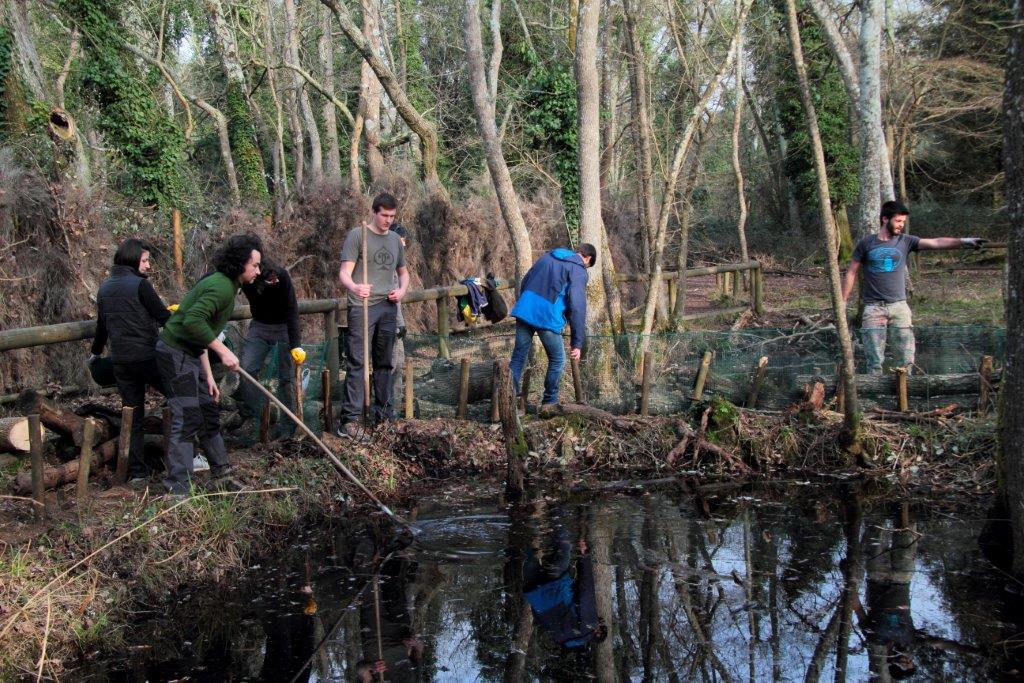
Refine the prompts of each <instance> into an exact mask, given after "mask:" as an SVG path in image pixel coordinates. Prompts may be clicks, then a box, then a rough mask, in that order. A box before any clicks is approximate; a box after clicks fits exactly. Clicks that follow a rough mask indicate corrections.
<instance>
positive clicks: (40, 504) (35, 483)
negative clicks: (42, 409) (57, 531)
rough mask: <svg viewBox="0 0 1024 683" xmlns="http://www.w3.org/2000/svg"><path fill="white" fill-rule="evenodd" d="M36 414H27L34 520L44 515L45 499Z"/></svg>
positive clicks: (40, 436) (38, 425) (39, 435)
mask: <svg viewBox="0 0 1024 683" xmlns="http://www.w3.org/2000/svg"><path fill="white" fill-rule="evenodd" d="M41 430H42V422H41V421H40V420H39V416H38V415H29V416H28V438H29V452H30V453H31V454H32V500H33V501H35V505H34V506H33V512H34V514H33V516H34V517H35V520H36V522H41V521H43V518H45V517H46V499H45V498H44V497H43V495H44V494H43V436H42V434H41V433H40V432H41Z"/></svg>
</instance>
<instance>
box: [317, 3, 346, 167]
mask: <svg viewBox="0 0 1024 683" xmlns="http://www.w3.org/2000/svg"><path fill="white" fill-rule="evenodd" d="M321 15H322V16H321V17H320V31H321V33H320V40H319V41H317V51H318V52H319V56H320V69H321V71H322V72H323V79H324V83H323V84H324V88H325V89H326V90H327V94H328V97H327V98H326V100H325V102H324V106H323V110H322V115H323V118H324V135H325V136H326V137H327V170H326V173H327V178H328V180H335V181H336V180H339V179H340V178H341V148H340V147H339V145H338V117H337V112H336V111H335V109H336V106H335V104H334V42H333V41H332V40H331V15H330V13H328V12H327V8H326V7H322V6H321Z"/></svg>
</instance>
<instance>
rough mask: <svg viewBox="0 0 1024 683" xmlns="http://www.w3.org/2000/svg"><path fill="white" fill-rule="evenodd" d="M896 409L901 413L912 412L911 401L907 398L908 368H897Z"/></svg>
mask: <svg viewBox="0 0 1024 683" xmlns="http://www.w3.org/2000/svg"><path fill="white" fill-rule="evenodd" d="M896 409H897V410H899V411H900V412H901V413H905V412H907V411H908V410H910V401H909V399H908V397H907V369H906V368H896Z"/></svg>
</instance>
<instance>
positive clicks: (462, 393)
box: [455, 358, 469, 420]
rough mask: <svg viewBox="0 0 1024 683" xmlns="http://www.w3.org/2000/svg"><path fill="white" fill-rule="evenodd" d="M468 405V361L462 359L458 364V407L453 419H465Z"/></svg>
mask: <svg viewBox="0 0 1024 683" xmlns="http://www.w3.org/2000/svg"><path fill="white" fill-rule="evenodd" d="M468 404H469V359H468V358H463V359H462V361H461V362H460V363H459V407H458V409H457V410H456V411H455V417H457V418H458V419H460V420H465V419H466V410H467V408H468Z"/></svg>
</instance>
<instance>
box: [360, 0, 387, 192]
mask: <svg viewBox="0 0 1024 683" xmlns="http://www.w3.org/2000/svg"><path fill="white" fill-rule="evenodd" d="M362 6H363V38H364V39H366V44H367V45H369V47H370V49H371V50H373V52H374V54H377V55H379V54H381V49H380V42H381V41H380V32H379V31H378V26H377V12H376V9H375V7H374V3H373V2H372V0H362ZM359 73H360V75H359V113H360V114H361V115H362V119H363V138H364V139H365V140H366V170H367V172H368V173H369V174H370V182H371V183H373V182H377V180H378V179H379V178H380V176H381V174H382V173H383V172H384V155H383V154H381V151H380V96H381V87H380V81H379V80H378V79H377V77H376V76H375V75H374V73H373V69H372V68H371V67H370V63H369V62H368V61H365V60H364V61H363V63H362V65H361V67H360V72H359Z"/></svg>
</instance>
